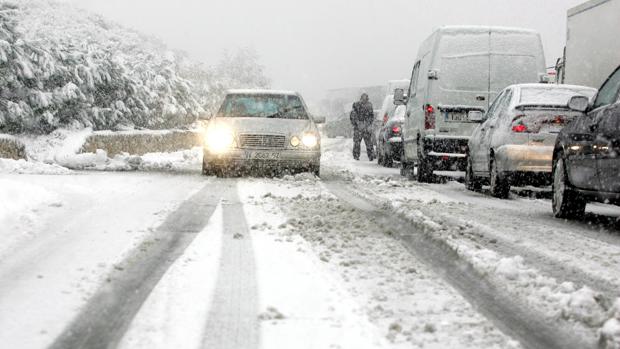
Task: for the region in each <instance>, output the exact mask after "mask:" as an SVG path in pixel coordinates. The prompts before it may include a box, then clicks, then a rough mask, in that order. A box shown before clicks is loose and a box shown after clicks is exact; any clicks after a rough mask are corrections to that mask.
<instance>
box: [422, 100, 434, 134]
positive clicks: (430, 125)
mask: <svg viewBox="0 0 620 349" xmlns="http://www.w3.org/2000/svg"><path fill="white" fill-rule="evenodd" d="M424 128H425V129H427V130H431V129H434V128H435V108H433V106H432V105H430V104H427V105H425V106H424Z"/></svg>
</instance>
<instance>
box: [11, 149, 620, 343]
mask: <svg viewBox="0 0 620 349" xmlns="http://www.w3.org/2000/svg"><path fill="white" fill-rule="evenodd" d="M324 147H325V151H324V157H323V160H324V162H323V166H324V171H323V172H324V176H323V178H322V179H320V180H319V179H317V178H314V177H311V176H308V175H298V176H295V177H290V176H287V177H284V178H276V179H267V178H228V179H216V178H205V177H202V176H200V174H199V170H197V171H196V172H195V173H185V172H184V173H182V174H179V173H92V172H73V173H71V172H67V173H64V174H58V175H34V174H32V175H18V174H0V191H2V194H4V195H6V197H10V198H11V200H10V201H9V202H4V203H2V204H0V229H1V230H2V231H1V235H2V238H3V241H4V242H3V244H2V246H0V342H1V343H2V346H3V347H9V348H46V347H55V348H104V347H120V348H172V347H178V348H410V347H425V348H519V347H574V348H579V347H595V346H596V343H597V341H598V337H597V336H598V335H599V333H604V334H605V335H607V336H608V337H609V336H613V335H614V329H615V327H614V325H615V323H614V322H613V317H614V316H618V317H620V302H617V301H616V304H615V305H614V301H615V300H616V298H618V297H620V229H619V228H620V227H619V225H618V223H617V220H618V217H620V211H619V210H618V209H617V208H616V207H611V206H605V205H592V207H590V211H589V214H588V217H587V219H586V221H585V222H566V221H560V220H556V219H554V218H553V217H552V215H551V212H550V211H551V209H550V203H549V200H548V199H545V198H544V196H545V195H539V196H538V198H526V197H523V196H519V195H516V194H513V195H512V197H511V199H510V200H507V201H501V200H496V199H493V198H490V197H489V196H485V195H482V194H477V193H471V192H467V191H466V190H465V189H464V187H463V186H462V185H461V184H458V183H456V182H449V183H447V184H433V185H422V184H418V183H416V182H410V181H407V180H405V179H402V178H401V177H400V176H399V175H398V169H386V168H381V167H378V166H377V165H376V164H371V163H369V162H363V161H362V162H355V161H352V160H351V159H350V155H349V149H350V148H349V147H350V141H348V140H342V139H337V140H326V142H325V145H324ZM541 197H542V198H541ZM507 312H508V314H507ZM614 312H617V313H618V314H614ZM603 326H605V328H606V330H605V331H602V332H601V331H600V329H601V327H603ZM607 329H611V330H607ZM528 331H530V332H528ZM531 331H534V333H532V332H531ZM616 331H617V329H616ZM608 332H609V333H608ZM615 335H616V336H620V334H618V333H615ZM604 338H607V337H604ZM616 340H620V339H619V338H616Z"/></svg>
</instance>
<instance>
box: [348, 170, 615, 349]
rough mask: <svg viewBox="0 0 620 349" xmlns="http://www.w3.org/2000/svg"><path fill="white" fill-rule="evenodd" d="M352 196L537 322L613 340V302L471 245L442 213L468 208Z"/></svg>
mask: <svg viewBox="0 0 620 349" xmlns="http://www.w3.org/2000/svg"><path fill="white" fill-rule="evenodd" d="M347 174H348V176H345V177H343V179H345V180H346V181H348V182H351V183H352V184H353V185H355V187H356V188H364V187H369V186H372V185H374V186H376V183H375V182H376V181H377V180H382V179H377V178H374V179H372V178H365V177H364V176H359V175H355V174H354V173H353V172H348V173H347ZM383 180H385V179H383ZM389 182H390V180H386V183H389ZM386 185H389V184H386ZM405 185H406V184H405ZM414 185H417V184H414ZM419 186H420V188H416V194H417V189H420V190H421V193H422V194H423V193H424V186H422V185H419ZM356 195H358V196H360V197H361V198H362V199H364V200H366V201H368V202H373V203H375V205H376V206H377V207H383V208H384V209H386V210H388V211H390V212H394V213H396V214H398V215H399V216H400V217H402V218H404V219H406V220H407V221H408V222H410V223H411V224H412V225H413V226H414V227H416V228H418V230H419V231H421V232H423V233H424V234H425V235H426V236H427V237H428V238H429V239H431V240H433V241H434V242H435V243H437V244H438V245H440V246H443V247H445V248H448V249H450V250H452V251H454V252H455V253H456V254H457V255H458V256H459V258H461V259H462V260H463V262H465V263H467V264H469V265H471V266H472V267H473V268H474V269H475V270H476V271H477V272H478V273H479V275H480V276H481V277H482V278H484V279H486V280H488V281H489V282H490V283H492V284H493V285H496V286H497V287H498V289H502V290H505V291H506V292H507V293H508V294H510V295H511V296H512V297H513V298H514V300H515V301H516V302H519V303H520V304H522V305H524V306H527V307H528V309H530V311H532V313H535V314H538V317H540V318H544V319H547V320H548V321H552V322H558V323H561V327H562V328H571V330H572V331H573V332H574V333H575V334H577V335H578V336H580V337H581V338H584V339H585V341H586V342H587V343H595V342H596V340H597V339H596V337H597V333H598V334H599V336H601V338H603V336H604V338H607V340H610V339H609V338H613V337H614V335H613V334H612V333H614V329H615V327H614V326H615V322H614V320H613V319H611V320H610V318H611V317H612V315H611V314H609V311H610V310H609V309H610V305H611V303H613V300H608V299H605V297H603V296H602V295H601V294H600V293H598V292H596V291H594V290H591V289H590V288H587V287H581V288H578V287H576V286H575V285H574V284H573V283H571V282H563V281H561V280H557V279H555V278H553V277H549V276H546V275H545V273H543V272H541V271H540V270H538V269H536V268H533V267H531V266H528V265H527V262H526V260H525V259H524V258H523V257H521V256H503V255H500V254H499V253H497V252H495V251H492V250H490V249H486V248H483V247H482V246H480V245H479V244H477V243H476V242H475V241H470V240H467V239H464V238H462V236H464V235H468V234H470V233H471V234H475V230H476V226H475V224H473V223H471V222H469V223H468V222H460V221H459V220H458V219H454V218H451V217H449V216H447V215H449V213H444V212H445V210H446V208H449V207H452V206H467V205H468V204H467V203H464V202H459V201H458V200H454V199H453V198H452V199H448V200H445V201H444V200H442V199H441V195H438V194H437V193H435V194H434V196H435V199H432V200H430V201H429V200H428V198H427V197H424V195H422V197H421V198H418V197H417V196H416V197H415V199H412V198H411V197H405V198H403V199H402V200H400V199H396V198H395V197H393V196H392V197H391V198H388V197H381V196H377V195H374V194H371V193H367V192H365V191H364V190H356ZM388 196H389V195H388ZM619 301H620V300H619ZM603 326H606V328H605V331H603V329H602V327H603ZM619 343H620V342H619ZM612 348H613V346H612Z"/></svg>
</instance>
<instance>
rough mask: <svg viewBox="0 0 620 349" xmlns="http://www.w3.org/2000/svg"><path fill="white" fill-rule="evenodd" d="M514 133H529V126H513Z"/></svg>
mask: <svg viewBox="0 0 620 349" xmlns="http://www.w3.org/2000/svg"><path fill="white" fill-rule="evenodd" d="M512 132H516V133H523V132H527V126H525V125H523V124H519V125H514V126H512Z"/></svg>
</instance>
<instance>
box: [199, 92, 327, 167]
mask: <svg viewBox="0 0 620 349" xmlns="http://www.w3.org/2000/svg"><path fill="white" fill-rule="evenodd" d="M324 121H325V120H324V119H323V118H318V117H312V116H311V115H310V114H309V113H308V111H307V107H306V104H305V103H304V101H303V99H302V98H301V96H300V95H299V94H297V93H295V92H286V91H271V90H233V91H229V92H228V93H227V94H226V97H225V99H224V102H223V104H222V106H221V107H220V109H219V111H218V113H217V115H215V116H214V117H213V118H212V119H211V121H210V122H209V124H208V126H207V130H206V135H205V137H206V138H205V147H204V157H203V165H202V172H203V174H205V175H223V174H225V173H227V172H230V171H238V170H250V171H252V172H254V171H261V172H262V171H263V170H270V171H272V170H283V169H288V170H291V171H309V172H312V173H314V174H316V175H319V174H320V166H321V165H320V163H321V138H320V135H319V131H318V128H317V126H316V124H317V123H323V122H324Z"/></svg>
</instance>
